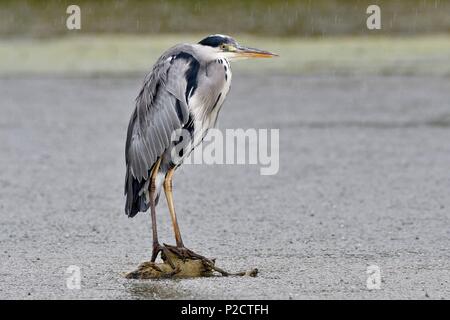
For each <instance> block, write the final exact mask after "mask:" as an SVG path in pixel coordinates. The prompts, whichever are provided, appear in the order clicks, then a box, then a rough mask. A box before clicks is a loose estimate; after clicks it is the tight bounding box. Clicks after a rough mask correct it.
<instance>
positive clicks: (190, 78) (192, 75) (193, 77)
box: [173, 52, 200, 102]
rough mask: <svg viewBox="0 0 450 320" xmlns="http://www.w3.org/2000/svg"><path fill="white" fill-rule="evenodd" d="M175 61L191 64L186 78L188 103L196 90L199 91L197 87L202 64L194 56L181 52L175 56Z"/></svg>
mask: <svg viewBox="0 0 450 320" xmlns="http://www.w3.org/2000/svg"><path fill="white" fill-rule="evenodd" d="M175 59H184V60H186V61H187V62H189V68H188V70H186V73H185V77H186V81H187V86H186V92H185V97H186V102H187V101H188V99H189V97H190V96H192V95H193V94H194V92H195V89H197V85H198V81H197V76H198V71H199V69H200V63H199V62H198V60H197V59H195V58H194V56H193V55H191V54H189V53H187V52H180V53H179V54H177V55H176V56H175V58H174V59H173V60H175Z"/></svg>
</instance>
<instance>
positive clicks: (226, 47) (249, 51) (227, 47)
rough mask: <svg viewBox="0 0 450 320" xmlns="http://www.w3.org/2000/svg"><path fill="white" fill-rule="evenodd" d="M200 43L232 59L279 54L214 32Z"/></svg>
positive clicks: (219, 54) (217, 54) (219, 56)
mask: <svg viewBox="0 0 450 320" xmlns="http://www.w3.org/2000/svg"><path fill="white" fill-rule="evenodd" d="M198 44H200V45H203V46H207V47H211V48H212V49H213V53H214V54H215V55H216V56H217V57H218V58H226V59H228V60H230V61H233V60H240V59H248V58H272V57H276V56H277V55H276V54H274V53H271V52H268V51H264V50H260V49H255V48H249V47H244V46H241V45H240V44H238V43H237V41H236V40H234V39H233V38H232V37H230V36H226V35H222V34H214V35H211V36H208V37H206V38H205V39H203V40H201V41H200V42H199V43H198Z"/></svg>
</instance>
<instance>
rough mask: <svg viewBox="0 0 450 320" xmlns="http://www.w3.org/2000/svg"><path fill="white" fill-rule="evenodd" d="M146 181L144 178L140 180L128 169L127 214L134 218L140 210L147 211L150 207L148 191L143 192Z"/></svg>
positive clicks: (126, 183)
mask: <svg viewBox="0 0 450 320" xmlns="http://www.w3.org/2000/svg"><path fill="white" fill-rule="evenodd" d="M146 182H147V181H146V180H144V179H142V181H141V182H139V181H138V180H137V179H136V178H134V177H133V175H131V174H129V170H127V173H126V177H125V195H126V196H127V200H126V202H125V214H126V215H127V216H128V217H130V218H133V217H134V216H135V215H136V214H137V213H138V212H145V211H147V209H148V203H147V199H146V193H145V192H141V190H142V189H143V188H144V187H145V184H146Z"/></svg>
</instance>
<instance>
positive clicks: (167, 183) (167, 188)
mask: <svg viewBox="0 0 450 320" xmlns="http://www.w3.org/2000/svg"><path fill="white" fill-rule="evenodd" d="M174 172H175V168H172V169H169V171H168V172H167V174H166V178H165V179H164V193H165V194H166V200H167V206H168V207H169V211H170V218H171V219H172V226H173V232H174V233H175V241H176V243H177V247H180V248H182V247H184V245H183V240H182V239H181V233H180V227H179V226H178V220H177V214H176V213H175V207H174V204H173V193H172V177H173V174H174Z"/></svg>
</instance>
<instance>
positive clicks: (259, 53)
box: [234, 46, 278, 58]
mask: <svg viewBox="0 0 450 320" xmlns="http://www.w3.org/2000/svg"><path fill="white" fill-rule="evenodd" d="M234 53H235V55H236V57H237V58H273V57H278V55H277V54H275V53H272V52H269V51H264V50H260V49H255V48H247V47H241V46H239V47H237V48H236V51H235V52H234Z"/></svg>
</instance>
